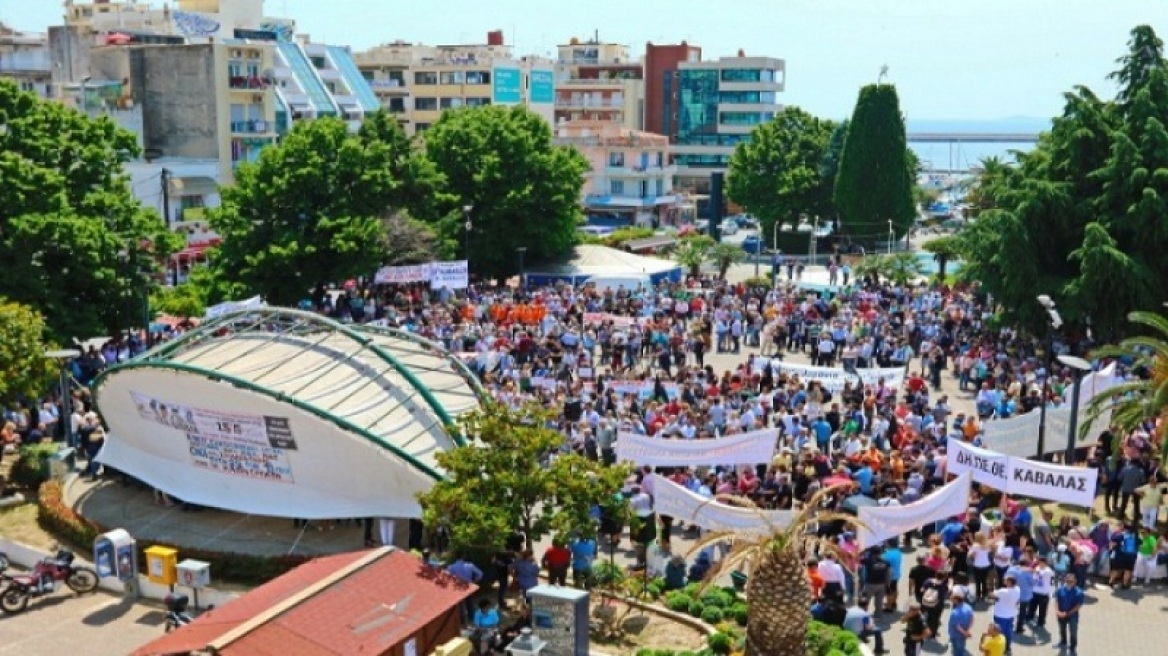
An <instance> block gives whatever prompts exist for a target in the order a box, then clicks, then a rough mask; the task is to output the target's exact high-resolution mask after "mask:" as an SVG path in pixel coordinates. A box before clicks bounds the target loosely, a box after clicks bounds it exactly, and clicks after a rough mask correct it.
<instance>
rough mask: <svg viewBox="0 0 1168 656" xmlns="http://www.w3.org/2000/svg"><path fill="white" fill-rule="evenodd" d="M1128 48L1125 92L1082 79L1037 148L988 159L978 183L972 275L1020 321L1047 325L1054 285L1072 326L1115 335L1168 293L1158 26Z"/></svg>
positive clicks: (970, 236)
mask: <svg viewBox="0 0 1168 656" xmlns="http://www.w3.org/2000/svg"><path fill="white" fill-rule="evenodd" d="M1128 48H1129V53H1128V54H1127V55H1126V56H1124V57H1121V58H1120V60H1119V63H1120V69H1119V70H1118V71H1116V72H1115V73H1114V74H1113V76H1112V77H1113V78H1114V79H1115V80H1116V81H1117V82H1119V85H1120V89H1119V92H1118V94H1117V97H1116V100H1115V101H1105V100H1102V99H1100V98H1099V97H1098V96H1097V95H1096V94H1094V93H1093V92H1092V91H1091V90H1090V89H1088V88H1086V87H1081V86H1080V87H1075V88H1074V89H1073V90H1072V91H1070V92H1068V93H1067V94H1065V96H1064V98H1065V104H1064V108H1063V113H1062V115H1061V116H1059V117H1057V118H1055V119H1054V122H1053V125H1052V129H1051V131H1050V132H1049V133H1046V134H1044V135H1042V137H1041V138H1040V140H1039V142H1038V145H1037V147H1036V148H1035V150H1033V151H1031V152H1029V153H1018V154H1016V155H1015V159H1016V162H1014V163H1013V164H1012V165H1008V164H1005V163H1001V162H997V161H994V162H987V166H986V170H985V172H984V173H983V174H982V176H981V177H980V179H979V180H978V182H977V184H976V185H975V187H974V189H973V190H972V193H971V196H972V197H974V198H975V202H976V203H977V204H978V205H979V206H981V207H983V208H986V209H985V211H983V213H982V214H981V215H980V216H979V218H978V221H977V222H976V223H975V224H974V225H973V226H972V227H971V229H970V230H967V231H966V232H965V233H963V235H962V241H963V245H964V248H965V251H966V253H965V254H964V259H965V261H966V263H967V268H968V274H969V277H970V278H971V279H976V280H980V281H981V282H982V284H983V285H984V287H985V289H986V291H987V292H990V293H992V294H993V295H994V298H995V299H996V300H998V302H999V303H1000V305H1001V307H1002V308H1003V311H1004V317H1005V319H1006V320H1008V321H1011V322H1014V323H1016V324H1021V325H1025V326H1028V327H1030V328H1031V329H1034V330H1039V329H1041V326H1042V325H1043V323H1044V321H1045V313H1044V312H1043V311H1042V309H1041V308H1040V307H1039V306H1038V305H1037V303H1035V302H1034V297H1035V296H1036V295H1038V294H1049V295H1051V296H1055V297H1057V298H1058V300H1059V309H1060V311H1061V313H1062V316H1063V319H1064V320H1065V321H1067V322H1068V323H1069V324H1072V325H1075V324H1078V325H1080V326H1081V325H1083V324H1084V323H1085V322H1086V321H1087V320H1088V319H1090V321H1091V324H1092V326H1093V328H1094V330H1095V333H1096V335H1098V336H1100V337H1101V338H1103V339H1104V340H1111V339H1114V338H1115V337H1117V336H1119V335H1121V334H1122V333H1123V332H1124V331H1125V330H1127V329H1128V327H1127V325H1126V324H1125V323H1124V321H1123V317H1125V316H1126V315H1127V314H1128V313H1129V312H1130V311H1132V310H1136V309H1139V308H1146V307H1150V306H1153V305H1156V304H1158V303H1160V302H1161V301H1162V300H1163V299H1164V298H1166V297H1168V260H1166V259H1165V258H1164V257H1163V248H1162V244H1164V243H1166V241H1168V221H1165V219H1164V217H1165V216H1166V215H1168V129H1166V128H1165V118H1164V117H1165V116H1168V63H1166V62H1165V60H1164V57H1163V44H1162V43H1161V41H1160V40H1159V38H1157V37H1156V35H1155V33H1154V32H1153V31H1152V30H1151V28H1149V27H1147V26H1139V27H1136V28H1135V29H1134V30H1132V36H1131V39H1130V41H1129V42H1128ZM964 273H965V272H964V271H963V274H964Z"/></svg>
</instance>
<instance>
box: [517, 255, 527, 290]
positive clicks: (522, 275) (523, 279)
mask: <svg viewBox="0 0 1168 656" xmlns="http://www.w3.org/2000/svg"><path fill="white" fill-rule="evenodd" d="M515 252H517V253H519V293H521V294H522V293H523V292H525V291H527V280H526V274H525V273H524V270H523V256H524V255H525V254H526V253H527V247H526V246H520V247H519V248H516V249H515Z"/></svg>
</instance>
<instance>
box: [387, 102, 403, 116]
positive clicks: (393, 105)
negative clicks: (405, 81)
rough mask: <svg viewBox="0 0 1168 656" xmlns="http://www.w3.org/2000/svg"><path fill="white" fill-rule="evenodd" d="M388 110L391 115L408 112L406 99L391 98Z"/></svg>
mask: <svg viewBox="0 0 1168 656" xmlns="http://www.w3.org/2000/svg"><path fill="white" fill-rule="evenodd" d="M386 109H388V110H389V111H390V113H392V114H400V113H401V112H404V111H406V99H405V98H390V99H389V107H387V108H386Z"/></svg>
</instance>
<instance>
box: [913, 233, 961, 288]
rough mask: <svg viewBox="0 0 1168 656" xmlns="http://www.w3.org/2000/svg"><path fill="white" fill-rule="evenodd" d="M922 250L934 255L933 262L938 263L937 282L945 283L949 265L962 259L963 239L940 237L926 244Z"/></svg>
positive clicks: (951, 236)
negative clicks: (946, 270) (959, 258)
mask: <svg viewBox="0 0 1168 656" xmlns="http://www.w3.org/2000/svg"><path fill="white" fill-rule="evenodd" d="M921 250H924V251H928V252H929V253H932V254H933V260H935V261H936V262H937V282H944V281H945V269H946V268H947V267H948V266H949V263H950V262H952V261H953V260H955V259H957V258H958V257H961V238H960V237H958V236H957V235H946V236H944V237H938V238H936V239H933V240H930V241H927V242H925V244H924V245H923V246H921Z"/></svg>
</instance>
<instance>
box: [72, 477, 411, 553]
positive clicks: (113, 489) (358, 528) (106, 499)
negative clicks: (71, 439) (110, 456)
mask: <svg viewBox="0 0 1168 656" xmlns="http://www.w3.org/2000/svg"><path fill="white" fill-rule="evenodd" d="M64 487H65V502H66V503H68V504H70V505H72V507H73V508H74V509H75V510H76V511H77V512H78V513H79V514H80V515H81V516H83V517H85V518H87V519H89V520H90V521H92V522H94V523H96V524H99V525H100V526H103V527H105V528H107V529H114V528H122V529H125V530H126V531H129V533H130V535H133V536H134V538H135V539H136V540H137V541H138V544H139V545H140V546H142V547H143V548H144V547H146V546H149V545H150V544H151V543H154V542H161V543H165V544H171V545H174V546H176V547H179V548H180V555H181V548H183V547H186V548H188V549H206V550H210V551H219V552H225V553H226V552H231V553H243V554H253V555H257V556H279V555H286V554H294V555H301V556H321V555H326V554H333V553H340V552H345V551H353V550H356V549H362V548H364V545H365V534H364V528H363V527H362V525H361V524H360V522H353V521H323V522H322V521H313V522H310V523H309V524H308V526H307V527H306V528H303V529H301V528H298V527H296V526H295V525H294V522H293V520H291V519H286V518H281V517H262V516H257V515H243V514H240V513H234V512H229V511H225V510H216V509H210V508H208V509H203V510H199V511H195V512H191V511H184V509H183V508H182V507H181V506H178V505H175V506H165V505H161V504H158V503H156V502H155V500H154V494H153V492H152V491H151V490H150V489H149V488H147V487H142V486H140V485H135V484H130V485H123V484H122V483H121V481H120V477H119V476H117V475H116V474H114V475H111V476H110V477H109V478H108V479H106V480H102V481H99V482H97V483H90V482H88V481H87V480H85V479H82V478H81V477H79V476H76V475H71V476H70V477H69V479H68V480H67V481H66V482H65V486H64ZM407 524H408V522H406V521H405V520H399V521H398V522H397V527H396V528H397V530H395V532H394V533H395V537H396V538H397V541H399V542H401V544H398V545H396V546H398V547H399V548H406V546H407V544H406V542H407V540H408V534H409V532H408V526H407ZM373 532H374V539H376V538H377V525H376V524H374V526H373Z"/></svg>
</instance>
